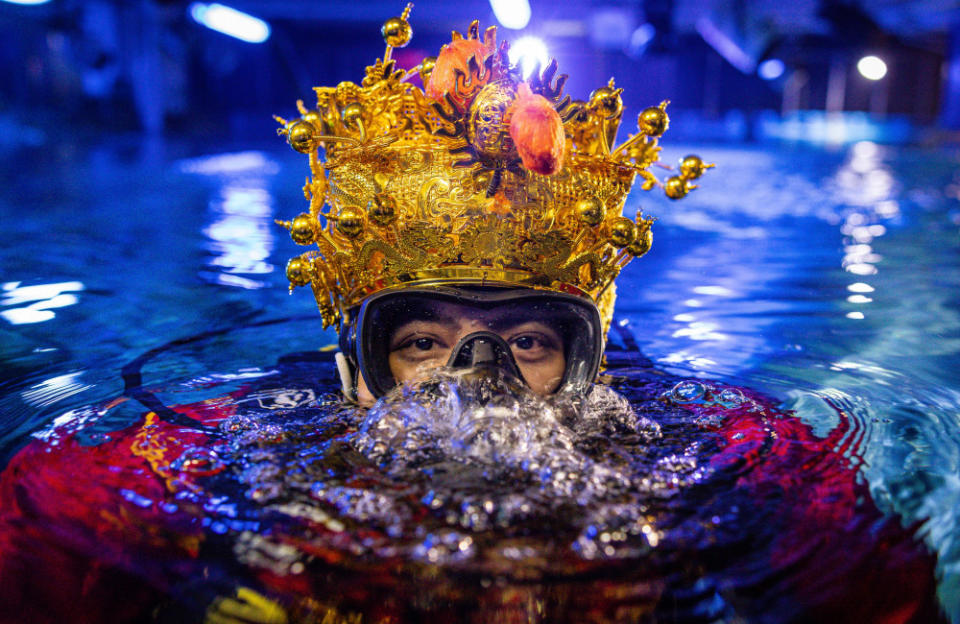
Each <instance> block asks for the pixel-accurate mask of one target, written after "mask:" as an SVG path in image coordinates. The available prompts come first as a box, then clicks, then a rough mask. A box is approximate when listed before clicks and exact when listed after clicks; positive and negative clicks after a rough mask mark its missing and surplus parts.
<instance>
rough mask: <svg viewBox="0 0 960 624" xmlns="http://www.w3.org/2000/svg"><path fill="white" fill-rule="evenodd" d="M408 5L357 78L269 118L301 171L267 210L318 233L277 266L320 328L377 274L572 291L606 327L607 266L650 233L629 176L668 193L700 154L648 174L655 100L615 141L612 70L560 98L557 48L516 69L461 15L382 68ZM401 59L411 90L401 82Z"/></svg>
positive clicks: (372, 286) (660, 117)
mask: <svg viewBox="0 0 960 624" xmlns="http://www.w3.org/2000/svg"><path fill="white" fill-rule="evenodd" d="M411 6H412V5H408V6H407V8H406V10H404V12H403V14H402V15H401V16H400V17H395V18H392V19H390V20H388V21H387V22H386V23H385V24H384V26H383V30H382V32H383V37H384V40H385V41H386V43H387V49H386V52H385V53H384V56H383V59H382V60H381V59H377V61H376V63H374V64H373V65H372V66H369V67H367V68H366V76H365V77H364V78H363V80H362V82H361V83H360V85H356V84H354V83H352V82H341V83H340V84H339V85H337V86H336V87H316V88H315V89H314V90H315V91H316V94H317V106H316V108H315V109H313V110H309V109H307V108H306V107H305V106H304V105H303V102H302V101H298V102H297V108H298V109H299V112H300V114H301V116H300V118H299V119H295V120H291V121H289V122H288V121H287V120H284V119H282V118H279V117H277V118H276V119H277V121H278V122H280V123H281V124H282V125H283V127H282V128H281V129H280V130H279V131H278V132H279V133H280V134H283V135H286V137H287V140H288V141H289V143H290V145H291V146H292V147H293V148H294V149H295V150H297V151H298V152H302V153H305V154H307V155H308V156H309V159H310V172H311V174H312V178H308V179H307V183H306V185H305V186H304V195H305V196H306V198H307V199H308V200H309V202H310V212H309V213H303V214H300V215H298V216H297V217H295V218H294V219H293V220H292V221H289V222H288V221H278V223H279V224H281V225H284V226H286V227H287V228H288V229H289V231H290V235H291V237H292V238H293V240H294V241H295V242H297V243H298V244H301V245H313V244H316V246H317V251H311V252H308V253H305V254H303V255H301V256H298V257H295V258H293V259H291V260H290V262H289V263H288V264H287V277H288V279H289V280H290V288H291V290H292V289H293V287H294V286H302V285H306V284H310V285H311V287H312V288H313V292H314V295H315V297H316V300H317V305H318V306H319V308H320V313H321V315H322V317H323V323H324V327H328V326H329V325H332V324H337V323H338V322H339V321H340V320H341V319H343V318H344V314H345V313H346V311H348V310H349V309H350V308H351V307H352V306H355V305H357V304H359V303H360V302H362V301H363V300H364V299H365V298H366V297H368V296H369V295H371V294H373V293H375V292H377V291H379V290H381V289H383V288H388V287H397V286H416V285H425V284H436V283H443V282H451V281H453V282H458V283H478V284H491V285H509V286H523V287H530V288H537V289H546V290H553V291H558V292H569V293H575V294H579V295H582V296H587V297H590V298H591V299H592V300H593V301H594V302H596V304H597V305H598V307H599V309H600V312H601V317H602V318H603V321H604V325H605V329H606V328H607V327H608V326H609V322H610V319H611V317H612V314H613V303H614V299H615V294H614V288H613V287H612V284H613V280H614V279H615V278H616V276H617V275H618V274H619V272H620V270H621V269H622V268H623V266H624V265H626V264H627V263H628V262H629V261H630V260H631V259H632V258H635V257H639V256H642V255H643V254H645V253H646V252H647V251H648V250H649V249H650V246H651V244H652V240H653V239H652V233H651V231H650V226H651V224H652V219H649V218H646V217H644V216H643V215H642V213H640V212H639V211H638V213H637V218H636V220H635V221H634V220H631V219H629V218H627V217H624V216H622V211H623V204H624V201H625V200H626V197H627V194H628V193H629V192H630V188H631V186H632V185H633V181H634V178H635V177H636V175H638V174H639V175H640V176H641V177H642V178H643V183H642V187H643V189H644V190H650V189H652V188H653V187H655V186H661V187H663V188H664V190H665V192H666V194H667V196H668V197H671V198H673V199H677V198H680V197H683V196H684V195H686V194H687V192H688V191H689V190H691V189H692V188H696V187H695V186H694V185H693V184H692V183H691V182H690V181H691V180H694V179H696V178H698V177H700V175H701V174H702V173H703V171H704V170H705V169H706V168H709V167H712V166H713V165H710V164H705V163H704V162H703V161H702V160H701V159H700V158H698V157H697V156H688V157H686V158H684V159H683V160H682V161H681V163H680V168H679V172H678V174H677V175H674V176H672V177H670V178H668V179H667V180H666V181H665V182H663V183H661V182H660V181H659V180H657V178H656V177H654V175H653V174H652V173H650V172H649V171H648V169H649V167H650V166H651V165H653V164H654V163H656V162H657V161H658V158H659V153H660V147H658V145H657V137H659V136H660V135H661V134H663V132H664V131H665V130H666V129H667V125H668V123H669V119H668V117H667V114H666V111H665V109H666V106H667V103H668V102H666V101H665V102H663V103H661V104H660V105H659V106H656V107H651V108H647V109H646V110H644V111H643V112H642V113H641V114H640V116H639V119H638V132H637V133H636V134H634V135H631V136H630V137H629V138H628V139H627V141H626V142H624V143H622V144H621V145H619V146H616V147H614V141H615V137H616V134H617V129H618V127H619V125H620V118H621V115H622V112H623V102H622V99H621V97H620V93H621V91H622V89H618V88H615V87H614V84H613V80H612V79H611V80H610V83H609V84H608V85H607V86H603V87H600V88H599V89H596V90H595V91H594V92H593V93H591V95H590V98H589V100H588V101H587V102H574V101H571V99H570V97H569V96H562V89H563V84H564V82H565V81H566V78H567V77H566V76H565V75H560V76H556V71H557V63H556V61H551V62H550V64H549V65H548V66H547V67H546V68H544V69H543V71H542V72H541V71H540V69H541V68H539V67H538V68H537V70H536V71H534V72H532V74H531V77H530V78H527V79H524V78H523V77H522V76H521V73H520V69H519V68H518V67H517V66H512V65H511V64H510V62H509V60H508V46H507V44H506V43H505V42H504V43H503V44H501V45H500V46H499V48H498V47H497V45H496V28H495V27H492V26H491V27H490V28H488V29H487V30H486V31H485V33H484V36H483V39H480V36H479V26H478V23H477V22H476V21H474V22H473V23H472V24H471V25H470V28H469V30H468V32H467V35H466V37H464V36H463V35H461V34H460V33H458V32H454V33H453V41H452V42H451V43H450V44H448V45H446V46H444V47H443V49H442V50H441V52H440V55H439V57H437V58H427V59H425V60H424V61H423V62H422V63H421V64H420V65H419V66H418V67H416V68H414V69H412V70H409V71H404V70H401V69H396V68H395V61H393V60H391V58H390V57H391V53H392V50H393V49H394V48H398V47H403V46H405V45H407V43H408V42H409V41H410V38H411V36H412V30H411V28H410V24H409V22H408V21H407V17H408V16H409V12H410V8H411ZM415 73H419V75H420V77H421V79H422V81H423V84H424V89H421V88H419V87H417V86H415V85H413V84H411V83H409V82H407V79H408V78H410V77H412V76H413V75H414V74H415ZM555 77H556V79H555ZM318 148H322V150H323V152H324V155H325V161H323V160H321V157H320V155H319V153H318V152H319V149H318Z"/></svg>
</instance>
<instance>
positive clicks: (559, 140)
mask: <svg viewBox="0 0 960 624" xmlns="http://www.w3.org/2000/svg"><path fill="white" fill-rule="evenodd" d="M512 108H513V110H512V111H511V115H510V137H511V138H512V139H513V143H514V145H516V147H517V152H518V153H519V154H520V159H521V160H522V161H523V166H524V167H526V168H527V169H528V170H530V171H533V172H534V173H539V174H541V175H553V174H554V173H556V172H557V171H559V170H560V169H561V168H562V167H563V157H564V149H565V147H566V140H565V139H564V134H563V121H562V120H561V119H560V115H559V114H558V113H557V111H556V110H554V108H553V106H551V105H550V102H549V100H547V98H545V97H543V96H542V95H537V94H535V93H533V92H532V91H530V87H529V85H527V83H525V82H523V83H520V86H519V88H518V89H517V98H516V100H514V102H513V107H512Z"/></svg>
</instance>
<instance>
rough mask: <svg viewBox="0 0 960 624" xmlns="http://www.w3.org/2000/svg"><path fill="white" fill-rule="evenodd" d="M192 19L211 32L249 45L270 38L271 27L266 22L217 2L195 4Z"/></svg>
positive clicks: (192, 6)
mask: <svg viewBox="0 0 960 624" xmlns="http://www.w3.org/2000/svg"><path fill="white" fill-rule="evenodd" d="M190 17H192V18H193V19H194V20H195V21H196V22H197V23H198V24H202V25H203V26H206V27H207V28H209V29H211V30H215V31H217V32H220V33H223V34H225V35H230V36H231V37H236V38H237V39H240V40H241V41H246V42H248V43H263V42H264V41H266V40H267V39H269V38H270V25H269V24H267V23H266V22H265V21H263V20H262V19H259V18H256V17H254V16H252V15H248V14H247V13H244V12H242V11H238V10H236V9H234V8H231V7H228V6H224V5H222V4H218V3H216V2H214V3H212V4H204V3H202V2H194V3H193V4H191V5H190Z"/></svg>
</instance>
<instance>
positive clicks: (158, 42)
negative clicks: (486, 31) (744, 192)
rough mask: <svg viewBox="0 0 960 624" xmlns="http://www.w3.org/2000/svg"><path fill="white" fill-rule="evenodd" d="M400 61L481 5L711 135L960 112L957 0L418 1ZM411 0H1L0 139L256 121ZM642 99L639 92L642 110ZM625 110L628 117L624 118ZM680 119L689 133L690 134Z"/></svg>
mask: <svg viewBox="0 0 960 624" xmlns="http://www.w3.org/2000/svg"><path fill="white" fill-rule="evenodd" d="M415 5H416V6H415V7H414V8H413V13H412V16H411V22H412V24H413V28H414V37H413V41H412V42H411V44H410V45H409V46H408V47H407V48H405V49H402V50H399V51H398V53H397V54H396V55H395V58H397V59H398V62H399V65H400V66H401V67H404V68H410V67H413V66H415V65H416V64H417V63H418V62H419V61H420V60H421V59H422V58H423V57H424V56H427V55H435V54H436V52H437V50H438V49H439V47H440V46H441V45H442V44H443V43H445V42H447V41H449V38H450V31H451V30H453V29H456V30H460V31H464V30H465V29H466V27H467V25H468V24H469V22H470V20H472V19H479V20H480V23H481V26H482V27H486V26H487V25H491V24H494V25H497V26H499V28H500V37H501V38H502V39H503V38H506V39H510V40H511V42H512V43H513V44H514V47H513V50H514V54H515V55H519V56H524V57H525V58H526V59H537V58H547V57H554V58H556V59H557V60H558V62H559V65H560V71H561V72H562V73H568V74H569V75H570V76H571V78H570V81H569V82H568V86H567V92H568V93H570V94H571V95H572V96H573V97H575V98H579V99H585V98H586V97H587V96H588V95H589V93H590V91H592V90H593V89H595V88H596V87H598V86H601V85H602V84H605V83H606V82H607V80H608V79H609V78H610V77H611V76H616V78H617V85H618V86H621V87H624V89H625V90H626V91H625V92H626V94H628V97H625V101H626V102H627V103H628V104H631V105H633V106H635V107H637V108H643V107H645V106H648V105H651V104H656V103H659V101H660V100H662V99H664V98H667V97H669V98H670V99H671V101H672V106H671V109H670V111H671V113H672V116H673V117H674V118H677V117H678V116H679V117H681V118H682V119H683V123H678V124H676V125H675V127H677V128H678V129H681V131H682V132H683V133H684V134H686V135H689V136H691V137H696V138H698V139H699V140H704V139H718V140H737V141H743V140H747V141H754V140H764V139H768V138H788V139H795V140H813V141H824V140H825V141H835V142H846V141H856V140H864V139H867V140H875V141H881V142H900V141H915V140H927V139H929V138H930V137H929V133H930V132H931V131H932V130H931V129H936V131H937V132H938V133H939V134H944V133H946V136H947V138H949V137H950V136H951V135H950V134H949V131H951V130H955V129H958V128H960V62H957V61H960V3H958V2H951V1H945V0H910V1H903V0H871V1H870V2H856V1H841V0H792V1H790V2H782V1H780V0H713V1H702V0H568V1H564V2H546V1H540V2H538V1H537V0H490V1H489V2H487V1H485V0H462V1H458V2H449V1H447V0H418V2H416V3H415ZM403 6H404V3H403V2H402V0H389V1H388V0H366V1H363V2H356V1H354V2H350V1H324V0H229V1H228V2H225V3H223V4H217V3H200V2H186V1H183V0H129V1H123V2H121V1H119V0H115V1H111V0H47V1H46V2H44V1H42V0H16V1H11V0H0V37H2V40H0V128H2V129H3V131H2V132H0V144H2V143H4V142H6V143H11V142H17V143H26V144H39V143H43V142H45V141H48V140H60V139H62V137H63V136H64V134H65V133H68V134H73V133H78V132H79V133H84V132H86V133H96V134H101V133H138V134H140V133H143V134H147V135H151V136H158V135H162V134H166V135H168V136H171V135H189V136H194V137H211V138H212V137H217V138H223V137H232V138H243V139H246V140H257V139H259V138H264V137H268V136H272V135H273V132H274V130H275V125H274V122H273V120H272V119H271V115H272V114H280V115H282V116H289V115H290V114H292V113H293V111H294V109H293V103H294V102H295V101H296V100H297V99H298V98H303V99H305V100H306V101H307V102H308V104H309V103H310V100H311V95H312V93H311V87H312V86H314V85H318V84H323V85H331V84H336V83H337V82H339V81H342V80H351V81H355V82H359V79H360V78H361V77H362V71H363V67H364V66H365V65H367V64H370V63H372V62H373V61H374V60H375V59H376V58H377V57H378V56H380V55H382V53H383V48H382V41H381V39H380V35H379V32H378V31H379V27H380V25H381V24H382V23H383V21H384V20H385V19H386V18H388V17H391V16H394V15H397V14H399V13H400V12H401V11H402V9H403ZM628 112H630V111H628ZM625 119H628V117H625ZM674 136H676V134H674Z"/></svg>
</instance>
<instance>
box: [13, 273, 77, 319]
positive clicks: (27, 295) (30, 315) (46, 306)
mask: <svg viewBox="0 0 960 624" xmlns="http://www.w3.org/2000/svg"><path fill="white" fill-rule="evenodd" d="M0 288H2V289H3V297H2V298H0V306H2V307H4V308H6V309H3V310H0V317H3V318H4V319H6V320H7V321H9V322H10V323H11V324H13V325H24V324H27V323H42V322H43V321H49V320H51V319H53V318H54V317H56V313H55V312H54V311H53V310H55V309H57V308H65V307H67V306H72V305H75V304H76V303H77V302H78V301H79V299H78V298H77V296H76V295H74V294H72V293H73V292H79V291H82V290H84V287H83V283H82V282H61V283H59V284H36V285H33V286H21V285H20V282H7V283H6V284H3V285H2V286H0ZM25 303H26V304H27V305H23V304H25Z"/></svg>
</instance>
